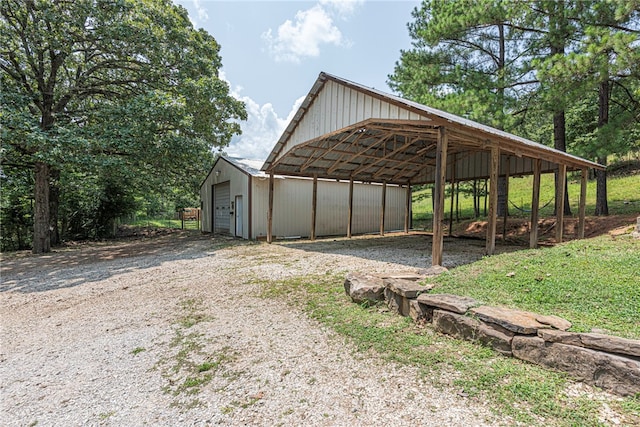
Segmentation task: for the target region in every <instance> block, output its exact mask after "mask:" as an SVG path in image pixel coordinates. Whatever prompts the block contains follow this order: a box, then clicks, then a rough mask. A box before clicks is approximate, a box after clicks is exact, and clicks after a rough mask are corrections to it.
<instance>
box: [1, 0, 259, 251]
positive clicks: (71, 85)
mask: <svg viewBox="0 0 640 427" xmlns="http://www.w3.org/2000/svg"><path fill="white" fill-rule="evenodd" d="M220 66H221V59H220V56H219V45H218V44H217V43H216V41H215V39H214V38H213V37H211V36H210V35H209V34H207V33H206V32H205V31H204V30H199V31H196V30H195V29H194V28H193V26H192V25H191V23H190V21H189V19H188V16H187V13H186V11H185V10H184V9H183V8H182V7H180V6H175V5H173V4H172V3H171V1H169V0H121V1H111V0H78V1H73V2H68V1H50V0H5V1H3V2H2V5H1V6H0V70H1V75H0V78H1V81H0V83H1V84H2V88H3V90H2V98H1V99H0V103H1V105H2V109H3V114H2V123H1V124H2V150H3V172H4V173H7V174H8V173H10V170H11V169H12V168H24V167H29V168H31V169H32V170H33V175H34V180H35V185H34V220H33V222H34V233H33V235H34V237H33V252H34V253H41V252H47V251H49V250H50V227H51V225H52V224H51V216H52V215H51V210H50V195H52V194H53V195H54V196H55V194H57V193H56V192H55V191H54V192H51V186H52V185H53V186H54V188H55V185H56V182H55V181H54V182H52V178H55V177H57V176H58V174H60V173H65V172H66V169H67V168H70V167H72V165H77V166H79V165H81V166H82V167H83V168H85V169H89V170H92V169H100V168H104V167H111V166H113V165H117V166H118V167H117V168H114V170H117V171H118V173H119V174H120V176H119V177H118V179H115V180H114V182H124V183H125V185H126V183H128V182H130V179H131V178H132V177H134V176H137V175H139V176H142V177H146V178H149V179H151V178H152V177H158V176H166V177H169V179H171V178H175V176H177V175H179V174H180V173H181V171H182V170H184V169H190V165H191V164H192V163H199V162H198V159H199V158H200V157H205V158H206V157H209V158H210V157H211V156H212V153H211V151H212V148H214V147H223V146H225V145H226V144H228V142H229V140H230V138H231V136H232V135H233V134H235V133H239V131H240V129H239V125H238V123H237V122H236V121H235V120H236V119H244V118H246V113H245V111H244V106H243V104H242V103H241V102H239V101H237V100H235V99H233V98H232V97H231V96H230V95H229V88H228V86H227V85H226V83H225V82H223V81H222V80H220V79H219V78H218V69H219V68H220ZM73 167H75V166H73ZM138 182H140V181H138ZM60 190H62V191H64V189H63V188H62V189H60ZM54 209H55V208H54ZM54 216H55V215H54ZM56 223H57V221H56Z"/></svg>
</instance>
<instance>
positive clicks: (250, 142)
mask: <svg viewBox="0 0 640 427" xmlns="http://www.w3.org/2000/svg"><path fill="white" fill-rule="evenodd" d="M220 78H221V79H223V80H226V78H225V75H224V73H222V72H221V73H220ZM226 81H227V83H229V81H228V80H226ZM229 86H230V87H231V95H232V96H233V97H234V98H236V99H238V100H240V101H242V102H244V103H245V105H246V109H247V120H246V121H243V122H240V126H241V127H242V135H236V136H234V137H233V138H232V139H231V143H230V144H229V146H228V147H227V148H226V149H225V150H224V151H225V152H226V153H227V154H228V155H230V156H233V157H242V158H245V159H255V160H266V158H267V157H268V156H269V153H271V150H272V149H273V146H274V145H275V144H276V142H277V141H278V139H279V138H280V136H281V135H282V133H283V132H284V130H285V128H286V127H287V125H288V124H289V122H290V121H291V119H292V118H293V116H294V115H295V113H296V111H298V108H299V107H300V104H302V101H303V100H304V96H303V97H300V98H299V99H298V100H296V102H295V103H294V105H293V107H292V108H291V111H290V112H289V114H288V116H287V117H286V118H281V117H278V113H277V112H276V111H275V109H274V108H273V105H272V104H271V103H267V104H264V105H260V104H258V103H257V102H255V101H254V100H253V99H251V98H250V97H248V96H242V95H240V92H241V90H242V88H241V87H240V86H235V87H232V86H231V84H230V83H229Z"/></svg>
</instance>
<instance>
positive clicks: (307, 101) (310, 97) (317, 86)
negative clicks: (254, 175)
mask: <svg viewBox="0 0 640 427" xmlns="http://www.w3.org/2000/svg"><path fill="white" fill-rule="evenodd" d="M327 76H330V75H329V74H327V73H325V72H324V71H321V72H320V74H319V75H318V78H317V79H316V81H315V82H314V83H313V86H311V90H310V91H309V93H308V94H307V96H306V97H305V98H304V100H303V101H302V104H300V107H298V111H296V114H295V115H294V116H293V118H292V119H291V121H290V122H289V124H288V125H287V127H286V128H285V130H284V132H283V133H282V135H280V138H278V141H277V142H276V145H275V146H274V147H273V149H272V150H271V152H270V153H269V155H268V156H267V159H266V160H265V161H264V164H263V165H262V169H261V170H262V171H267V170H268V169H269V167H270V166H271V164H272V163H273V160H274V159H275V158H276V157H277V156H278V154H280V151H281V150H282V147H284V145H285V144H286V141H287V139H289V135H291V134H292V133H293V131H294V130H295V128H296V127H297V126H298V123H300V120H301V119H302V117H303V116H304V114H305V113H306V112H307V109H308V108H309V107H310V106H311V104H313V101H314V100H315V98H316V97H317V95H318V93H320V90H322V88H323V87H324V84H325V82H326V81H327Z"/></svg>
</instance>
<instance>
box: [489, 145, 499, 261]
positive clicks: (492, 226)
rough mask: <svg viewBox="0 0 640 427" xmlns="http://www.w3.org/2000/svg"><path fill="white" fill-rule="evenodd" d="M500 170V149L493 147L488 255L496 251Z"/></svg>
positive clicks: (490, 177) (490, 176)
mask: <svg viewBox="0 0 640 427" xmlns="http://www.w3.org/2000/svg"><path fill="white" fill-rule="evenodd" d="M499 168H500V148H499V147H498V146H497V145H494V146H491V171H490V175H489V218H488V219H489V221H488V224H487V244H486V252H487V255H493V253H494V252H495V250H496V222H497V213H498V170H499Z"/></svg>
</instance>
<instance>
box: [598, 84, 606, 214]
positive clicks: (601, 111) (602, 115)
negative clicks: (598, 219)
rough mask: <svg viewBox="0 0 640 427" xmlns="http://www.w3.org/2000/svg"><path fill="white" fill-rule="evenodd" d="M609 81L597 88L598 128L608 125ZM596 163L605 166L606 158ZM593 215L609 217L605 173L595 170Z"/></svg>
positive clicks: (600, 158) (601, 158)
mask: <svg viewBox="0 0 640 427" xmlns="http://www.w3.org/2000/svg"><path fill="white" fill-rule="evenodd" d="M609 90H610V85H609V80H608V79H607V80H605V81H603V82H601V83H600V87H599V88H598V128H602V127H604V126H606V125H607V124H608V123H609V94H610V93H609ZM598 163H600V164H602V165H604V166H606V165H607V156H606V155H605V156H602V157H598ZM595 215H598V216H600V215H609V203H608V202H607V171H606V170H603V171H601V170H596V211H595Z"/></svg>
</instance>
